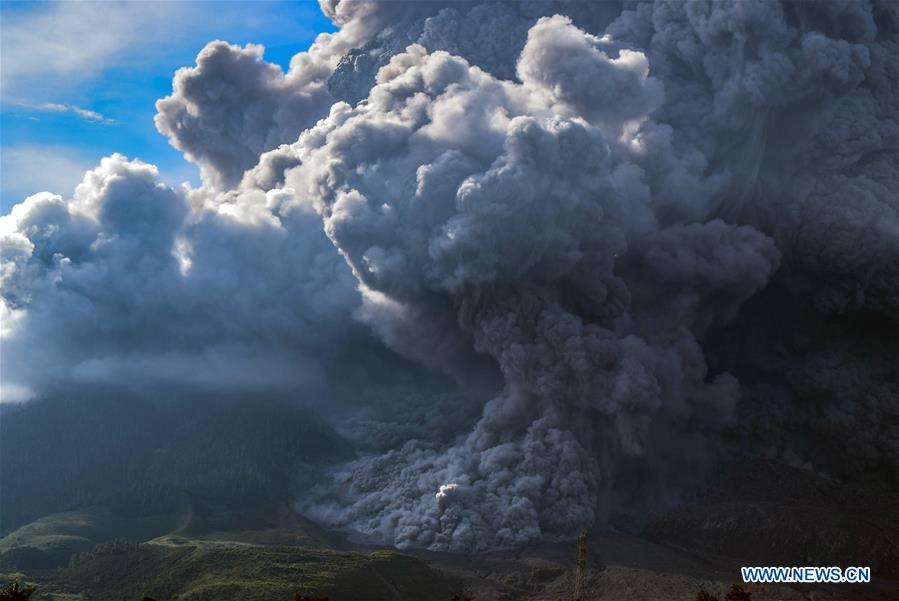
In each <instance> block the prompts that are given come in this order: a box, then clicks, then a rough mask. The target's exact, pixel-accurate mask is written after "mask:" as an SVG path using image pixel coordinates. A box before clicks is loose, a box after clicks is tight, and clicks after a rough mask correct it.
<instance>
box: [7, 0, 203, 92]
mask: <svg viewBox="0 0 899 601" xmlns="http://www.w3.org/2000/svg"><path fill="white" fill-rule="evenodd" d="M185 10H186V7H185V5H183V4H181V3H175V2H171V3H170V2H121V3H112V2H58V3H53V4H51V5H49V6H45V7H42V8H41V9H29V10H18V11H15V10H11V9H6V10H4V15H3V36H2V56H3V74H2V85H3V88H4V96H13V97H16V96H19V95H20V94H21V93H22V90H24V89H26V88H27V87H28V86H29V84H32V83H38V82H41V81H43V82H46V78H48V77H52V78H54V80H55V81H57V82H59V81H60V80H62V81H72V80H84V79H88V78H90V77H92V76H94V75H96V74H98V73H100V72H102V71H103V70H104V69H106V68H108V67H110V66H112V65H114V64H116V63H118V62H120V61H121V60H122V59H123V58H124V57H123V51H124V50H126V49H129V50H136V49H138V48H140V47H145V46H146V45H147V44H152V43H153V42H157V41H160V39H161V38H162V37H163V36H165V35H167V34H168V33H169V32H170V31H171V26H172V24H173V23H179V22H183V21H182V19H181V17H182V16H183V15H182V13H183V12H184V11H185ZM153 32H156V33H153Z"/></svg>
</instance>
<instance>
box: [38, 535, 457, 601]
mask: <svg viewBox="0 0 899 601" xmlns="http://www.w3.org/2000/svg"><path fill="white" fill-rule="evenodd" d="M26 578H27V580H29V581H31V582H35V583H37V585H38V590H39V595H38V596H37V597H36V598H35V599H42V598H43V599H63V598H69V599H72V598H82V599H85V600H97V601H102V600H109V599H123V598H126V599H140V598H141V597H142V596H143V595H150V596H152V597H154V598H156V599H171V600H172V601H213V600H214V601H277V600H280V599H283V600H284V601H290V600H291V599H292V598H293V595H294V594H295V593H302V594H306V595H327V596H330V597H331V598H332V599H335V600H341V599H357V600H360V601H392V600H398V599H416V600H418V601H429V600H431V599H433V600H434V601H437V600H442V601H445V600H446V599H449V598H450V597H451V596H452V587H451V586H450V585H449V583H447V582H445V581H443V580H442V579H441V578H440V577H439V576H437V575H436V574H435V573H434V572H433V571H431V569H430V568H429V567H428V566H427V565H426V564H424V563H423V562H421V561H419V560H418V559H415V558H413V557H409V556H406V555H402V554H400V553H396V552H392V551H377V552H374V553H369V554H363V553H355V552H342V551H332V550H327V549H303V548H299V547H270V546H260V545H250V544H243V543H227V542H211V541H194V540H168V541H166V542H162V543H160V542H156V543H142V544H136V543H130V544H126V543H122V544H107V545H100V546H98V547H96V548H95V550H93V551H91V552H87V553H81V554H78V555H76V556H75V557H73V560H72V563H71V565H70V566H69V567H67V568H63V569H59V570H38V571H33V572H29V573H27V574H26Z"/></svg>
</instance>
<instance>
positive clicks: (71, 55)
mask: <svg viewBox="0 0 899 601" xmlns="http://www.w3.org/2000/svg"><path fill="white" fill-rule="evenodd" d="M0 11H2V18H0V28H2V32H0V34H2V35H0V40H2V41H0V43H2V48H0V50H2V54H0V61H2V64H0V67H2V87H0V103H2V108H0V205H2V206H0V214H5V213H8V212H9V210H10V208H11V207H12V205H14V204H15V203H17V202H19V201H20V200H22V199H23V198H24V197H25V196H27V195H29V194H33V193H35V192H39V191H43V190H49V191H51V192H55V193H58V194H61V195H63V196H64V197H68V196H70V195H71V193H72V191H73V189H74V185H75V184H77V183H78V182H79V181H80V180H81V175H83V172H84V171H85V170H87V169H90V168H91V167H93V166H94V165H96V164H97V162H98V161H99V159H100V158H101V157H103V156H106V155H108V154H110V153H112V152H121V153H123V154H125V155H127V156H128V157H129V158H140V159H141V160H144V161H147V162H149V163H154V164H156V165H158V166H159V168H160V171H161V175H162V177H163V179H165V180H166V181H168V182H170V183H173V184H174V183H177V182H180V181H184V180H190V181H192V182H194V183H195V184H198V183H199V176H198V171H197V169H196V167H194V166H193V165H191V164H190V163H187V162H186V161H185V160H184V159H183V158H182V156H181V153H180V152H178V151H177V150H175V149H173V148H172V147H170V146H169V145H168V141H167V140H166V139H165V138H164V137H163V136H161V135H160V134H159V133H158V132H157V131H156V128H155V127H154V125H153V115H155V113H156V111H155V108H154V103H155V101H156V100H157V99H158V98H162V97H163V96H166V95H168V94H169V93H171V89H172V75H173V74H174V72H175V70H176V69H178V68H179V67H183V66H192V65H194V59H195V57H196V55H197V53H198V52H199V51H200V49H201V48H202V47H203V46H204V45H205V44H206V42H208V41H210V40H213V39H216V38H218V39H223V40H227V41H229V42H233V43H238V44H246V43H249V42H253V43H261V44H263V45H264V46H265V48H266V51H265V58H266V60H268V61H270V62H274V63H277V64H279V65H281V66H282V68H283V69H285V70H286V69H287V67H288V64H289V63H290V57H291V56H293V55H294V54H295V53H297V52H300V51H302V50H305V49H307V48H308V47H309V45H310V44H311V43H312V41H313V40H314V38H315V36H316V35H317V34H318V33H320V32H322V31H334V26H333V25H332V24H331V22H330V21H328V20H327V19H326V18H325V17H324V16H323V15H322V14H321V11H320V10H319V8H318V3H317V2H314V1H306V2H280V1H266V2H259V1H256V2H238V1H228V2H221V1H215V2H213V1H209V2H198V1H193V2H171V1H163V0H156V1H152V2H139V1H130V2H8V1H3V2H0Z"/></svg>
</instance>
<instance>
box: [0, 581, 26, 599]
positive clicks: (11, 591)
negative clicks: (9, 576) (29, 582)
mask: <svg viewBox="0 0 899 601" xmlns="http://www.w3.org/2000/svg"><path fill="white" fill-rule="evenodd" d="M33 592H34V587H33V586H26V587H25V588H22V587H21V585H19V581H18V580H16V581H15V582H10V583H9V584H8V585H6V588H4V589H2V590H0V601H28V599H29V598H30V597H31V594H32V593H33Z"/></svg>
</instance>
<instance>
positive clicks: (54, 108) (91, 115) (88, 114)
mask: <svg viewBox="0 0 899 601" xmlns="http://www.w3.org/2000/svg"><path fill="white" fill-rule="evenodd" d="M22 106H25V107H27V108H30V109H33V110H36V111H43V112H48V113H72V114H74V115H77V116H78V117H79V118H81V119H84V120H85V121H97V122H102V123H112V122H113V120H112V119H107V118H106V117H104V116H103V115H102V114H100V113H98V112H97V111H92V110H90V109H86V108H82V107H80V106H78V105H75V104H60V103H58V102H42V103H40V104H23V105H22Z"/></svg>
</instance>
